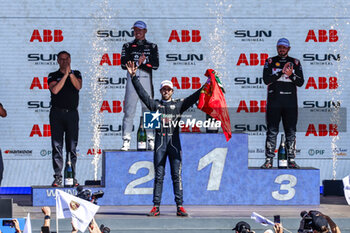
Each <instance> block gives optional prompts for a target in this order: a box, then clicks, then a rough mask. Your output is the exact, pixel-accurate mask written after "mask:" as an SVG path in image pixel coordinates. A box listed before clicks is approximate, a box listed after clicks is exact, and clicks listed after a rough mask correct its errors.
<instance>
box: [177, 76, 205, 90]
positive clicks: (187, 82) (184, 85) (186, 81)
mask: <svg viewBox="0 0 350 233" xmlns="http://www.w3.org/2000/svg"><path fill="white" fill-rule="evenodd" d="M200 81H201V79H200V78H199V77H192V78H191V79H190V78H189V77H181V87H180V84H179V81H178V79H177V78H176V77H172V78H171V82H172V83H173V85H174V87H176V88H177V89H190V88H191V89H199V88H200V87H201V86H202V85H201V83H200Z"/></svg>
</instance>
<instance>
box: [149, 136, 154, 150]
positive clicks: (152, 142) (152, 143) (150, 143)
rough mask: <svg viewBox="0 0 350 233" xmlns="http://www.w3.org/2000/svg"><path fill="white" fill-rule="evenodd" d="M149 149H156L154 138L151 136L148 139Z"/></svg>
mask: <svg viewBox="0 0 350 233" xmlns="http://www.w3.org/2000/svg"><path fill="white" fill-rule="evenodd" d="M148 150H152V151H153V150H154V139H153V138H150V139H148Z"/></svg>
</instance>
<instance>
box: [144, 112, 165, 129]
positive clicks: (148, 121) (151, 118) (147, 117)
mask: <svg viewBox="0 0 350 233" xmlns="http://www.w3.org/2000/svg"><path fill="white" fill-rule="evenodd" d="M161 115H162V114H160V113H159V111H158V110H157V111H156V112H144V113H143V119H144V120H143V127H144V128H145V129H160V116H161Z"/></svg>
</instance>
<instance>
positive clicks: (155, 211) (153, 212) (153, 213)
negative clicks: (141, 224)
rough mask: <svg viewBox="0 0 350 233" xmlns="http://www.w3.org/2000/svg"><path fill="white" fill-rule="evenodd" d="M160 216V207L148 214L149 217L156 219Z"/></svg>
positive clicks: (154, 208)
mask: <svg viewBox="0 0 350 233" xmlns="http://www.w3.org/2000/svg"><path fill="white" fill-rule="evenodd" d="M159 215H160V211H159V206H153V208H152V209H151V211H150V212H149V213H148V214H147V216H149V217H156V216H159Z"/></svg>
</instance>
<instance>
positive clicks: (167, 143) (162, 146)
mask: <svg viewBox="0 0 350 233" xmlns="http://www.w3.org/2000/svg"><path fill="white" fill-rule="evenodd" d="M132 83H133V84H134V87H135V90H136V92H137V94H138V95H139V97H140V99H141V100H142V101H143V102H144V104H145V105H146V106H147V108H148V109H149V110H150V111H159V113H161V114H162V117H161V127H160V129H156V136H155V146H154V170H155V179H154V190H153V203H154V205H160V202H161V198H162V189H163V180H164V174H165V163H166V158H167V156H169V162H170V169H171V179H172V181H173V188H174V195H175V202H176V204H177V205H182V202H183V193H182V180H181V168H182V162H181V161H182V151H181V143H180V137H179V125H178V124H177V125H176V127H167V126H169V125H170V123H169V122H176V121H177V122H179V120H180V119H181V114H182V113H183V112H184V111H186V110H187V109H188V108H189V107H191V106H192V105H193V104H194V103H196V101H197V100H198V99H199V95H200V91H201V88H200V89H199V90H197V91H196V92H195V93H193V94H192V95H190V96H188V97H187V98H185V99H179V100H173V99H171V100H170V101H163V100H154V99H152V98H151V97H150V96H149V95H148V94H147V92H146V91H145V89H144V88H143V87H142V85H141V83H140V81H139V78H138V77H134V78H132ZM164 126H165V127H164Z"/></svg>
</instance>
